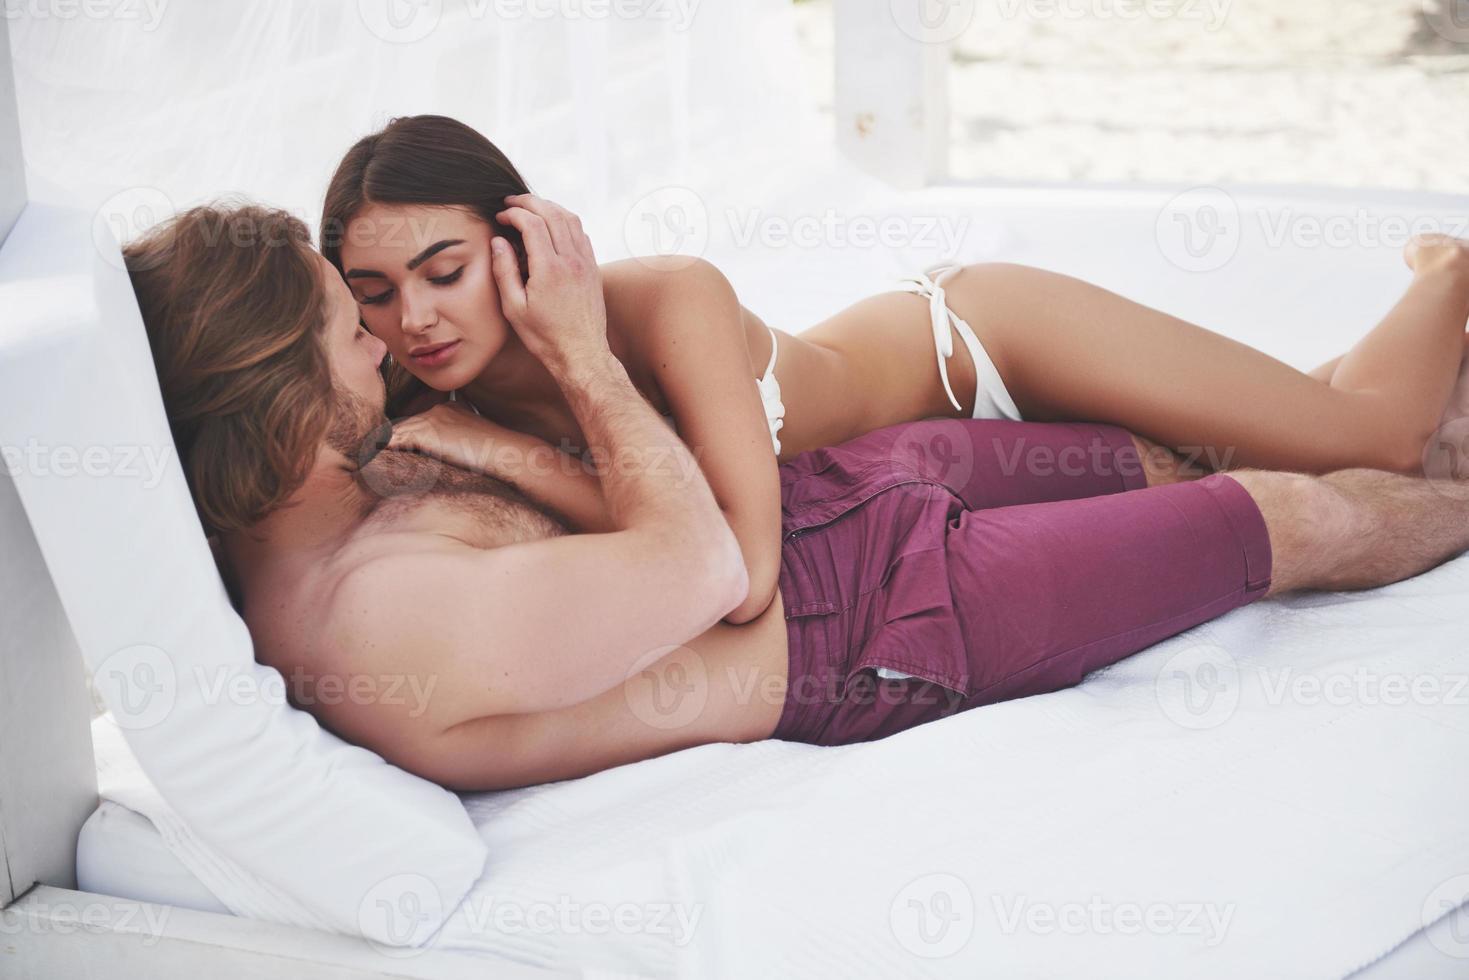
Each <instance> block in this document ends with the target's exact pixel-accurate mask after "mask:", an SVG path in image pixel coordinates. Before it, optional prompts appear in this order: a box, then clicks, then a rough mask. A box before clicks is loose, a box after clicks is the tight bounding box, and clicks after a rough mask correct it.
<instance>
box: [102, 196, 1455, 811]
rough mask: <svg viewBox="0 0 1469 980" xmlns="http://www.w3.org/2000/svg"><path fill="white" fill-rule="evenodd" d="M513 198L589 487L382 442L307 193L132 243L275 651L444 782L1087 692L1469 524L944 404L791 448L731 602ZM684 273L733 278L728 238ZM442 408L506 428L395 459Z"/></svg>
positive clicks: (595, 318) (525, 303)
mask: <svg viewBox="0 0 1469 980" xmlns="http://www.w3.org/2000/svg"><path fill="white" fill-rule="evenodd" d="M517 203H518V204H520V205H521V206H520V207H519V208H518V209H517V213H516V214H515V216H514V217H513V219H512V220H513V221H514V223H515V224H516V227H518V228H519V229H520V231H521V232H522V234H523V236H524V238H525V242H526V250H527V255H528V258H529V265H530V268H529V277H528V279H527V278H525V277H523V276H522V274H521V271H520V269H519V266H518V264H517V263H516V260H515V258H514V256H513V254H511V253H509V251H508V250H507V249H504V248H498V249H496V250H495V252H494V257H493V272H494V275H495V278H496V282H497V284H498V286H499V288H500V295H501V302H502V305H503V306H504V308H505V312H506V315H507V318H508V319H509V320H510V322H511V323H512V325H513V326H514V328H515V330H516V332H517V334H518V335H519V336H520V337H521V339H522V340H523V342H524V343H525V344H526V346H527V347H528V348H530V349H531V350H532V352H533V353H535V354H536V356H537V357H538V358H539V359H540V360H541V361H542V362H543V363H544V364H545V365H546V366H547V368H548V370H549V371H550V372H551V373H552V375H553V376H554V377H555V378H556V381H557V383H558V385H559V386H560V387H561V389H562V391H563V392H564V394H565V396H566V399H567V401H568V403H569V405H570V406H571V408H572V410H573V412H574V413H575V415H576V419H577V422H578V423H579V425H580V426H581V430H582V432H583V434H584V435H585V437H586V440H587V443H588V445H590V446H592V447H596V448H599V449H601V450H602V451H603V455H604V458H605V459H606V460H607V464H606V465H604V466H603V467H601V472H600V480H598V479H597V478H594V477H589V476H588V475H587V474H586V473H584V472H579V471H576V470H575V468H572V469H569V470H565V471H560V472H558V471H557V470H556V468H555V467H544V466H542V467H532V466H530V465H528V464H527V462H526V461H527V460H529V459H530V458H531V457H532V456H533V455H534V452H535V451H537V449H544V450H546V451H547V452H549V453H555V452H557V451H556V450H551V449H550V448H549V447H545V446H541V447H535V446H534V445H532V443H534V440H529V441H527V437H523V436H518V435H517V434H515V433H509V432H507V431H506V430H503V429H500V428H499V427H496V426H494V425H492V424H490V423H488V422H485V421H483V420H477V419H469V418H468V417H467V416H465V415H464V414H463V413H462V412H460V411H459V410H457V409H454V408H452V407H439V408H436V409H434V410H433V412H432V413H431V416H430V417H429V418H428V420H427V421H425V420H419V421H417V422H413V423H409V424H406V425H404V426H403V427H402V429H401V430H400V433H399V435H398V436H397V437H395V438H394V439H393V441H392V444H391V445H389V446H388V447H387V448H386V449H383V450H382V451H381V452H377V451H376V450H377V448H378V447H379V446H380V445H381V443H382V441H383V440H382V439H381V437H380V432H381V430H382V429H383V426H384V422H385V420H384V418H383V415H382V412H383V397H384V392H383V386H382V382H381V380H380V376H379V373H378V372H379V366H380V363H381V361H382V359H383V355H384V348H383V345H382V344H381V343H380V342H379V341H377V340H376V339H375V338H373V337H372V336H371V335H370V334H368V333H366V331H365V330H363V329H362V328H361V326H360V324H359V321H358V315H357V311H356V308H355V306H354V304H353V302H352V298H351V295H350V293H349V292H348V290H347V288H346V287H345V285H344V284H343V283H342V281H341V280H340V278H339V277H338V276H337V274H336V273H335V271H334V270H333V269H332V268H331V267H330V266H328V265H327V264H326V263H325V262H324V260H322V259H321V257H320V256H319V255H317V254H316V253H315V252H313V251H312V250H311V249H310V247H309V245H308V244H307V239H306V233H305V229H304V228H303V227H302V226H301V225H300V224H299V222H296V221H295V220H294V219H292V218H290V217H289V216H287V215H284V214H282V213H279V212H272V211H268V210H265V209H261V208H243V209H236V210H221V209H217V208H201V209H196V210H194V211H191V212H188V213H185V214H183V215H181V216H179V217H178V218H176V219H175V220H173V221H172V222H170V223H169V224H167V225H164V226H162V227H160V228H158V229H156V230H154V231H153V232H151V233H150V234H149V235H148V236H146V237H145V238H144V239H143V240H142V241H140V242H137V243H135V244H133V245H131V246H129V247H128V249H127V258H128V262H129V269H130V271H131V272H132V275H133V281H134V285H135V288H136V290H137V293H138V297H139V301H140V304H141V307H142V310H143V315H144V319H145V322H146V323H147V326H148V332H149V338H150V342H151V344H152V347H153V352H154V358H155V362H156V363H157V365H158V370H159V378H160V383H161V385H162V388H163V395H164V400H165V403H166V405H167V408H168V414H169V418H170V422H171V424H172V426H173V429H174V433H175V439H176V441H177V443H178V449H179V452H180V457H181V459H182V461H183V463H184V467H185V471H186V473H187V474H188V477H189V480H190V484H191V489H192V490H193V493H194V497H195V501H196V504H197V505H198V508H199V512H200V514H201V517H202V519H203V520H204V522H205V524H206V526H207V527H208V528H209V529H210V530H211V531H214V532H216V533H218V534H219V538H220V547H221V551H222V554H223V561H222V565H223V568H224V570H225V572H226V575H227V579H228V580H229V581H230V584H231V586H232V588H233V589H234V590H235V592H236V594H237V595H238V596H239V597H240V604H241V608H242V612H243V615H244V616H245V619H246V621H247V623H248V624H249V626H250V629H251V632H252V635H253V636H254V638H255V642H256V650H257V656H258V657H259V658H260V660H261V661H262V662H265V663H268V664H270V665H272V666H274V667H276V668H277V669H279V670H280V671H281V672H282V673H283V674H284V675H285V676H286V678H287V680H288V682H290V684H291V690H292V692H293V697H294V698H295V700H296V701H297V703H298V704H301V705H302V706H303V707H306V708H308V709H310V710H312V711H313V712H315V713H316V715H317V716H318V718H320V719H321V721H322V722H323V723H324V724H326V725H328V726H329V727H330V728H332V729H333V730H335V731H337V732H338V733H340V734H341V735H342V736H343V737H345V738H348V739H350V740H352V741H355V742H357V743H359V744H361V745H364V746H367V747H368V748H371V749H373V750H375V751H377V752H379V753H380V754H382V755H383V756H384V757H385V758H387V759H389V760H390V761H393V762H395V763H397V764H399V765H401V766H403V767H405V768H407V769H409V770H411V771H414V772H417V773H419V774H421V775H423V776H425V777H427V778H430V779H433V780H436V781H438V782H440V783H442V784H444V785H445V786H448V787H450V788H453V789H458V790H480V789H492V788H502V787H509V786H516V785H523V784H528V783H534V782H544V781H549V780H554V779H563V778H568V777H573V776H579V775H584V774H586V773H590V772H594V771H597V770H600V769H604V768H607V767H610V766H613V765H618V764H621V763H626V762H630V761H634V760H638V759H643V758H648V757H651V756H654V755H659V754H662V753H665V752H669V751H672V750H675V749H678V748H683V747H687V746H691V745H697V744H701V743H705V742H711V741H740V742H743V741H752V740H758V739H763V738H769V737H776V738H785V739H791V740H800V741H809V742H814V743H818V744H836V743H843V742H852V741H860V740H863V739H871V738H878V737H882V736H885V735H887V734H891V733H892V732H895V731H899V730H901V729H904V728H907V727H910V726H912V725H914V724H919V723H922V722H925V721H929V720H933V719H935V718H940V717H944V716H946V715H949V714H952V713H953V712H955V711H959V710H964V709H967V708H971V707H975V706H979V705H983V704H989V703H993V702H995V701H999V700H1004V699H1007V698H1013V697H1021V696H1025V695H1029V694H1035V693H1041V692H1044V691H1050V690H1055V689H1057V688H1060V687H1064V686H1066V685H1069V684H1074V683H1076V682H1077V681H1079V680H1080V679H1081V678H1082V677H1083V676H1084V675H1085V674H1086V673H1087V672H1089V671H1090V670H1093V669H1096V668H1097V667H1100V666H1103V665H1105V664H1108V663H1112V662H1114V661H1116V660H1118V659H1120V658H1122V657H1125V656H1128V655H1130V654H1132V653H1134V652H1136V651H1138V650H1140V649H1143V648H1144V647H1146V646H1148V645H1150V644H1152V643H1154V642H1157V641H1158V640H1161V639H1163V638H1165V637H1167V636H1170V635H1172V634H1174V633H1177V632H1179V631H1181V630H1184V629H1187V628H1189V627H1191V626H1194V625H1196V624H1198V623H1200V622H1203V621H1205V620H1207V619H1209V618H1212V617H1214V616H1218V615H1220V614H1222V613H1224V612H1226V611H1228V610H1230V609H1232V608H1235V607H1237V606H1240V605H1243V604H1245V603H1247V602H1250V601H1252V600H1254V599H1257V598H1260V597H1262V596H1264V595H1267V594H1276V593H1279V592H1284V591H1288V590H1292V589H1299V588H1342V589H1344V588H1367V587H1371V586H1375V585H1380V584H1385V583H1388V582H1392V581H1396V580H1398V579H1401V578H1405V577H1407V576H1410V575H1414V574H1416V573H1418V572H1420V571H1423V570H1424V569H1426V568H1429V567H1431V566H1433V565H1435V564H1437V563H1439V562H1441V561H1443V560H1445V559H1446V558H1448V557H1450V556H1452V555H1454V554H1457V553H1459V552H1460V551H1462V550H1463V549H1464V548H1465V547H1466V546H1469V493H1466V492H1464V491H1463V490H1462V489H1461V488H1460V487H1459V486H1457V485H1452V484H1433V485H1431V484H1429V483H1428V482H1427V481H1424V480H1419V479H1412V478H1407V477H1402V476H1397V475H1393V474H1388V473H1381V472H1375V471H1370V470H1351V471H1344V472H1340V473H1334V474H1330V475H1328V476H1325V477H1320V478H1317V477H1308V476H1303V475H1298V474H1289V473H1267V472H1259V471H1240V472H1236V473H1232V474H1230V475H1222V474H1215V475H1213V476H1209V477H1206V478H1204V479H1200V480H1194V481H1187V480H1183V479H1182V478H1181V477H1182V474H1181V473H1179V472H1178V471H1177V469H1176V468H1173V469H1170V468H1168V467H1162V468H1158V469H1151V470H1150V469H1147V468H1145V467H1143V466H1142V465H1140V464H1141V462H1142V458H1143V456H1149V457H1151V455H1152V454H1151V453H1148V452H1146V451H1147V450H1148V449H1149V448H1156V447H1149V446H1147V445H1146V444H1145V443H1143V442H1142V441H1141V440H1138V439H1135V438H1134V437H1131V436H1130V435H1129V434H1128V433H1126V432H1123V431H1122V430H1119V429H1117V428H1115V427H1111V426H1101V425H1041V424H1032V423H996V422H987V421H974V420H932V421H928V422H920V423H915V424H913V425H908V426H896V427H892V428H889V429H883V430H879V431H877V432H874V433H871V434H870V435H868V436H864V437H862V438H859V439H856V440H854V441H852V442H849V443H847V444H844V445H842V446H837V447H832V448H830V449H823V450H817V451H813V452H810V453H805V454H803V455H801V456H799V457H797V458H796V459H795V460H793V461H791V462H789V463H787V464H784V465H783V466H781V474H780V475H781V494H782V504H783V528H782V532H783V547H782V567H781V576H780V589H779V591H778V593H777V595H776V597H775V600H774V602H773V603H772V604H771V606H770V607H769V608H768V609H767V610H766V611H765V612H764V613H763V614H762V615H760V616H759V617H758V618H756V619H755V620H753V621H752V622H750V623H748V624H745V625H741V626H730V625H727V624H724V623H721V622H720V620H721V618H722V617H723V616H724V615H725V614H726V613H727V612H728V611H729V610H731V609H732V608H734V607H735V606H736V605H738V604H739V603H740V602H742V601H743V600H744V599H745V597H746V592H747V579H746V575H745V572H744V565H743V562H742V560H741V556H740V554H739V549H738V545H737V544H736V542H735V539H734V537H733V536H732V534H731V532H730V530H729V528H728V526H727V525H726V524H725V521H724V519H723V517H722V515H721V513H720V511H719V508H718V505H717V503H716V501H715V500H714V497H713V495H712V493H711V492H710V490H709V487H708V485H707V483H706V482H705V481H704V479H703V477H702V475H701V473H700V472H699V468H698V466H697V465H696V464H695V461H694V459H693V457H692V455H691V454H690V452H689V450H688V448H687V447H685V446H684V445H683V443H682V442H680V441H679V439H678V438H677V436H676V435H675V434H674V433H673V432H671V431H670V430H669V428H668V427H667V426H666V425H665V424H664V423H663V421H662V420H661V419H660V418H659V417H658V416H657V415H656V414H655V413H654V412H653V410H652V409H651V408H650V407H649V405H648V404H647V403H646V402H645V401H644V400H643V399H642V397H641V396H640V395H639V394H638V393H637V391H636V390H635V389H634V387H633V386H632V384H631V382H630V381H629V379H628V376H627V373H626V371H625V370H623V367H622V365H621V363H620V362H619V361H618V360H617V359H616V358H615V357H614V356H612V354H611V352H610V351H609V349H608V347H607V343H606V327H605V319H604V318H605V311H604V308H603V306H602V295H601V284H600V279H599V276H598V274H597V270H596V263H595V259H594V257H593V255H592V252H591V247H590V243H589V242H587V240H586V236H585V235H584V234H583V233H582V232H581V228H580V223H579V222H577V221H576V219H575V216H573V215H570V214H569V213H567V212H565V211H564V210H562V209H560V208H558V207H556V206H555V205H553V204H551V203H550V202H546V201H542V200H539V199H535V198H526V199H523V200H521V201H520V202H517ZM500 244H502V245H503V242H500ZM667 275H668V276H669V282H668V286H667V288H669V289H679V288H697V289H700V290H707V289H709V288H710V286H711V281H712V280H717V281H718V283H719V284H720V286H721V288H725V289H727V288H728V284H727V283H723V280H722V279H719V277H718V273H717V272H715V271H714V270H713V269H712V267H709V266H708V265H707V264H699V263H696V264H695V265H693V266H692V267H690V268H688V269H685V270H684V271H682V272H678V273H674V272H669V273H667ZM451 431H452V432H455V433H457V436H458V437H459V438H479V439H482V440H484V443H485V446H486V447H496V446H498V447H499V448H505V447H510V448H511V449H513V450H514V452H513V453H511V454H509V455H508V456H507V454H505V453H492V452H488V451H487V452H485V453H483V454H482V455H481V456H479V457H478V458H482V459H484V460H486V463H485V465H484V466H483V467H481V469H482V470H483V472H473V471H471V470H467V469H462V468H459V467H455V466H450V465H446V464H445V463H444V462H442V461H441V460H438V459H434V458H431V457H429V456H425V455H422V454H421V453H415V452H410V451H405V450H406V449H414V448H416V449H419V450H423V449H430V450H431V449H433V448H434V440H435V438H442V437H443V435H444V433H447V432H451ZM404 432H407V433H412V438H404V437H403V433H404ZM436 434H437V435H436ZM1140 451H1142V452H1140ZM570 530H577V531H581V532H591V533H568V531H570ZM328 690H331V691H334V692H336V695H335V696H328V694H327V692H328ZM404 691H417V692H425V693H426V700H425V701H422V702H420V701H418V700H415V699H413V698H410V697H405V696H404V695H403V692H404Z"/></svg>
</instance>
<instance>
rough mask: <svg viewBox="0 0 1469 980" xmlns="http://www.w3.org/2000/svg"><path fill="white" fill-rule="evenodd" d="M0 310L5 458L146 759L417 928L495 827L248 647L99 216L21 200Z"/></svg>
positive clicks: (290, 885) (324, 908)
mask: <svg viewBox="0 0 1469 980" xmlns="http://www.w3.org/2000/svg"><path fill="white" fill-rule="evenodd" d="M0 309H3V310H4V311H5V312H4V316H3V318H0V448H3V450H4V453H5V460H4V461H5V463H6V464H7V465H8V467H9V469H10V470H11V472H12V473H13V476H14V480H15V484H16V487H17V489H18V491H19V493H20V496H21V499H22V501H23V502H24V504H25V509H26V513H27V515H28V516H29V518H30V521H31V526H32V528H33V530H34V532H35V537H36V540H37V542H38V543H39V545H40V547H41V551H42V553H43V554H44V555H45V558H46V562H47V565H48V566H49V568H50V571H51V575H52V578H53V579H54V581H55V585H56V589H57V591H58V593H59V594H60V597H61V600H62V603H63V605H64V607H65V610H66V613H67V616H68V618H69V619H70V621H71V625H72V629H73V631H74V632H75V634H76V639H77V642H78V644H79V645H80V647H81V649H82V652H83V655H84V657H85V659H86V662H87V665H88V667H89V668H90V669H91V670H92V672H93V673H94V675H95V677H96V682H97V686H98V687H99V689H100V690H101V691H102V693H103V695H104V697H105V699H106V700H107V703H108V705H109V707H110V708H111V710H112V713H113V715H114V716H115V717H116V718H117V720H118V723H119V724H120V725H121V726H122V727H123V729H124V731H125V733H126V736H127V741H128V744H129V745H130V746H131V748H132V750H133V752H134V753H135V754H136V756H137V758H138V760H139V762H140V764H141V765H142V767H143V769H144V770H145V771H146V772H147V774H148V776H149V778H150V779H151V780H152V782H153V784H154V785H155V786H156V787H157V788H158V790H159V791H160V792H161V793H162V795H163V797H164V799H165V800H167V802H168V803H169V804H170V806H171V807H172V808H173V809H174V810H175V811H176V812H177V813H178V814H179V815H180V816H181V817H182V818H183V819H184V820H185V821H187V823H188V824H189V826H190V829H191V830H192V831H193V833H194V834H195V835H197V837H198V838H199V839H201V840H203V841H207V842H208V843H209V844H211V845H212V846H213V847H214V848H216V849H217V850H218V851H219V852H220V853H221V854H224V855H227V856H229V857H230V858H232V859H233V860H234V861H235V862H236V863H237V864H238V865H239V866H240V867H241V868H243V869H245V870H247V871H248V872H250V873H251V874H253V875H255V876H257V877H258V878H259V879H260V880H261V881H262V882H265V883H268V884H269V885H271V886H273V887H274V889H276V890H278V891H279V892H280V893H281V894H283V895H285V896H289V897H290V898H292V899H294V900H295V901H296V902H297V903H299V905H300V906H301V907H303V908H305V909H307V910H309V911H310V912H311V913H313V920H314V922H315V924H317V925H318V926H319V927H321V928H325V929H332V930H336V931H340V932H346V933H361V934H363V935H366V936H367V937H368V938H370V939H374V940H377V941H380V942H383V943H386V944H390V945H403V944H407V943H411V942H415V941H418V940H420V939H421V938H422V937H423V936H424V935H425V934H426V931H427V929H429V928H432V927H436V926H437V923H438V921H439V919H440V918H442V916H443V915H445V914H447V913H448V912H449V911H451V910H452V909H453V908H454V907H455V905H456V904H457V903H458V902H459V900H460V899H461V898H462V897H463V895H464V894H465V892H466V891H467V890H468V888H469V886H470V885H471V884H472V883H473V882H474V881H475V879H476V878H478V877H479V875H480V871H481V869H482V866H483V864H484V860H485V857H486V849H485V846H484V844H483V843H482V841H481V840H480V838H479V836H478V834H477V833H476V831H475V829H474V827H473V825H472V824H471V823H470V821H469V818H468V816H467V815H466V814H465V811H464V807H463V805H462V804H461V803H460V801H459V799H458V797H456V796H455V795H454V794H452V793H450V792H448V791H446V790H444V789H443V788H441V787H439V786H436V785H434V784H433V783H430V782H427V781H425V780H423V779H419V778H418V777H416V776H412V775H410V774H408V773H407V772H404V771H403V770H401V769H398V768H396V767H394V766H391V765H388V764H387V763H386V762H384V761H383V759H382V758H381V757H379V756H378V755H376V754H374V753H372V752H370V751H367V750H366V749H363V748H359V747H356V746H353V745H349V744H347V743H345V742H343V741H342V740H340V739H338V738H337V737H336V736H334V735H332V734H331V733H330V732H327V731H326V730H324V729H323V728H321V727H320V726H319V725H318V724H317V722H316V720H315V719H314V718H312V717H311V716H310V715H308V714H306V713H305V712H302V711H298V710H296V709H294V708H292V707H290V706H289V705H288V704H287V703H286V702H285V699H284V685H283V683H282V681H281V678H280V675H279V674H278V673H277V672H276V671H275V670H273V669H270V668H268V667H265V666H262V665H259V664H257V663H256V662H255V660H254V656H253V652H252V648H251V643H250V637H249V634H248V633H247V632H246V629H245V625H244V623H243V622H242V621H241V619H240V617H239V616H238V615H236V613H235V612H234V610H233V609H232V608H231V606H230V604H229V601H228V599H227V597H226V595H225V592H224V588H223V585H222V583H221V582H220V579H219V576H218V573H217V572H216V570H215V567H214V563H213V560H212V558H211V556H210V553H209V548H208V546H207V544H206V542H205V538H204V534H203V531H202V529H201V527H200V525H199V521H198V518H197V516H196V514H195V512H194V508H193V506H192V504H191V502H190V499H189V493H188V488H187V486H186V484H185V482H184V476H183V472H182V469H181V467H180V466H179V462H178V457H177V453H176V452H175V450H174V447H173V441H172V438H171V436H170V433H169V428H168V423H167V420H166V419H165V417H164V413H163V405H162V400H161V397H160V395H159V391H158V384H157V380H156V375H155V372H154V370H153V364H152V359H151V356H150V353H149V349H148V342H147V337H146V335H145V333H144V330H143V324H142V319H141V317H140V316H139V313H138V307H137V302H136V300H135V298H134V296H133V292H132V288H131V284H130V282H129V279H128V276H127V273H126V271H125V269H124V267H123V264H122V258H121V254H120V252H119V249H118V247H117V245H116V243H115V242H114V241H113V240H112V238H111V235H110V234H109V233H108V231H107V229H106V227H105V226H103V225H97V226H96V227H94V224H93V220H92V216H91V215H90V214H86V213H83V212H79V211H71V210H65V209H60V208H52V207H45V206H41V205H37V204H32V205H30V206H29V207H28V208H27V209H26V210H25V212H24V213H23V214H22V216H21V219H20V221H19V222H18V223H17V225H16V226H15V228H14V230H13V231H12V232H11V234H10V236H9V238H8V239H7V240H6V241H5V243H4V246H3V248H0ZM410 892H411V893H412V894H411V895H409V894H408V893H410ZM425 897H427V901H425ZM399 898H404V899H405V900H407V901H412V902H414V903H416V904H417V905H418V907H419V908H420V909H421V913H422V922H423V924H424V925H425V927H426V928H425V930H421V931H419V932H416V933H415V934H413V935H409V936H405V935H402V934H395V933H394V932H393V930H391V929H390V928H388V919H387V918H386V917H385V916H384V915H383V914H382V912H381V909H382V908H383V905H382V903H383V902H389V903H391V902H395V901H397V900H398V899H399Z"/></svg>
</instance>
